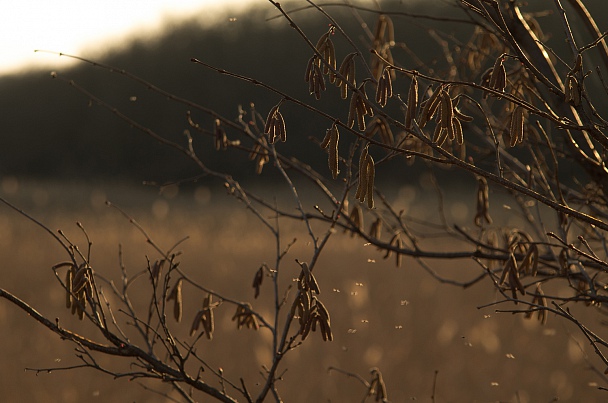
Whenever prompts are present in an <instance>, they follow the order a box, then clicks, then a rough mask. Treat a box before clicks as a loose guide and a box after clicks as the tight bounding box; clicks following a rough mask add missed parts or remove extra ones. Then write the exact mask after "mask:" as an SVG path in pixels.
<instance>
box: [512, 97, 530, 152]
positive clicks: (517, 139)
mask: <svg viewBox="0 0 608 403" xmlns="http://www.w3.org/2000/svg"><path fill="white" fill-rule="evenodd" d="M525 111H526V110H525V109H524V108H522V107H521V106H519V105H518V106H516V107H515V109H514V110H513V113H512V114H511V125H510V129H509V146H510V147H515V145H517V144H518V143H521V142H522V141H523V140H524V113H525Z"/></svg>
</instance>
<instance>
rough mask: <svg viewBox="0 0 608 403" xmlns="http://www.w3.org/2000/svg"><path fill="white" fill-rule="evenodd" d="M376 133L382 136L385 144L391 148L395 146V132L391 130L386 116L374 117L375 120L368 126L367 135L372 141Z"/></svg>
mask: <svg viewBox="0 0 608 403" xmlns="http://www.w3.org/2000/svg"><path fill="white" fill-rule="evenodd" d="M376 133H379V134H380V138H381V139H382V142H383V143H384V144H388V145H391V146H392V145H394V144H395V137H394V135H393V131H392V130H391V127H390V124H389V123H388V121H387V120H386V118H385V117H384V116H381V115H376V116H374V118H373V119H372V120H371V121H370V122H369V124H368V125H367V129H365V135H366V136H367V137H368V138H370V139H371V138H373V137H374V136H375V134H376Z"/></svg>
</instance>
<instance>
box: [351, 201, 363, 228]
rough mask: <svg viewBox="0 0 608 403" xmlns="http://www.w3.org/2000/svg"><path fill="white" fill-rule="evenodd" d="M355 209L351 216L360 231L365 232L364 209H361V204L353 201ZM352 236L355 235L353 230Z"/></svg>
mask: <svg viewBox="0 0 608 403" xmlns="http://www.w3.org/2000/svg"><path fill="white" fill-rule="evenodd" d="M353 204H354V206H353V209H352V210H351V212H350V214H349V217H350V219H351V220H352V222H353V225H354V226H355V227H356V228H357V229H358V230H359V232H363V210H361V206H359V205H358V204H356V203H353ZM351 236H355V234H354V233H353V232H351Z"/></svg>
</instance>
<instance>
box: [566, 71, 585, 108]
mask: <svg viewBox="0 0 608 403" xmlns="http://www.w3.org/2000/svg"><path fill="white" fill-rule="evenodd" d="M565 87H566V102H568V103H570V104H571V105H574V106H579V105H580V104H581V86H580V84H579V82H578V79H577V78H576V77H575V76H574V75H572V74H568V76H566V84H565Z"/></svg>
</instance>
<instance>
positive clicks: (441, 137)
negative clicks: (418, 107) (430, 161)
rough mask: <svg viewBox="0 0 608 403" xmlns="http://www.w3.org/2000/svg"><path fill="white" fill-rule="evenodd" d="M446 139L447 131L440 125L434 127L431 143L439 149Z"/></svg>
mask: <svg viewBox="0 0 608 403" xmlns="http://www.w3.org/2000/svg"><path fill="white" fill-rule="evenodd" d="M447 139H448V129H446V128H445V127H443V126H442V125H440V124H437V126H435V131H434V132H433V143H435V144H437V146H439V147H441V146H442V145H443V143H445V141H446V140H447Z"/></svg>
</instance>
